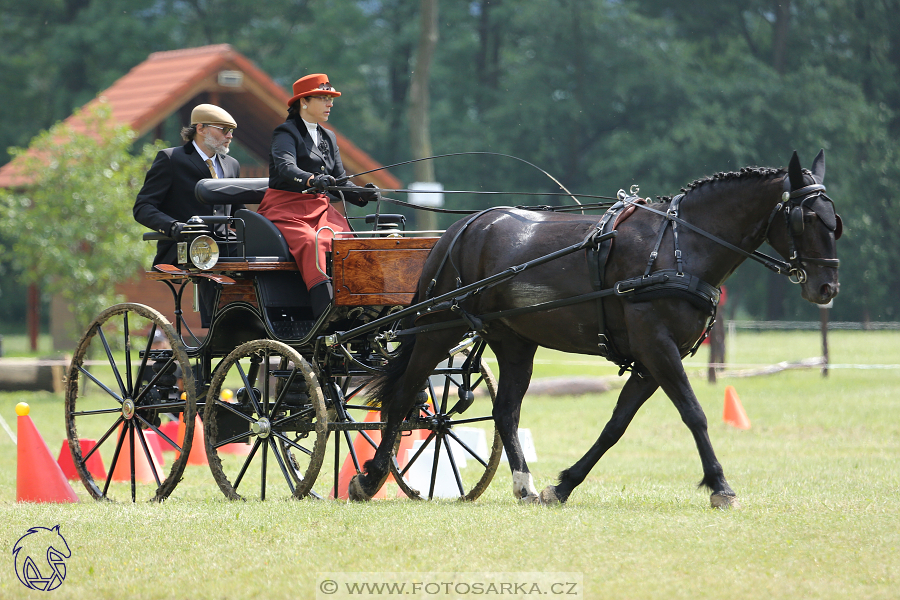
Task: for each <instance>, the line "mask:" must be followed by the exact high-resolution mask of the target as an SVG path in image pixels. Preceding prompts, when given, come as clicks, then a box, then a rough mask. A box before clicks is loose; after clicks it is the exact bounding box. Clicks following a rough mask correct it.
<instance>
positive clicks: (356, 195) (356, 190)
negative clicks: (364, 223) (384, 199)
mask: <svg viewBox="0 0 900 600" xmlns="http://www.w3.org/2000/svg"><path fill="white" fill-rule="evenodd" d="M369 190H375V191H369ZM377 190H378V188H376V187H375V184H374V183H367V184H366V186H365V187H364V188H361V187H358V186H353V187H349V188H347V189H346V190H342V191H343V194H342V195H343V196H344V199H345V200H346V201H347V202H349V203H350V204H354V205H356V206H365V205H366V204H368V203H369V202H375V201H376V200H378V199H380V198H381V192H379V191H377Z"/></svg>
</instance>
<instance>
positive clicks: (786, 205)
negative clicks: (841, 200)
mask: <svg viewBox="0 0 900 600" xmlns="http://www.w3.org/2000/svg"><path fill="white" fill-rule="evenodd" d="M824 175H825V158H824V151H823V152H820V153H819V155H818V156H817V157H816V159H815V161H814V162H813V167H812V170H811V171H806V170H803V169H801V167H800V161H799V160H798V159H797V154H796V153H794V156H793V158H792V160H791V163H790V166H789V167H788V169H787V171H785V170H783V169H769V168H759V167H748V168H745V169H742V170H741V171H740V172H734V173H719V174H717V175H715V176H713V177H709V178H706V179H703V180H699V181H695V182H694V183H692V184H691V185H689V186H688V189H686V190H683V192H684V194H682V195H679V196H676V197H675V198H673V199H664V200H663V202H656V203H651V204H646V205H643V206H635V209H634V210H633V212H632V214H630V216H629V217H628V218H627V219H624V220H621V218H620V222H619V224H618V225H617V232H618V233H617V237H616V238H615V241H614V245H613V247H612V248H611V249H610V250H609V254H608V260H607V261H606V263H605V271H604V272H602V273H601V274H600V275H599V276H598V275H597V274H593V275H592V273H591V263H594V270H595V271H596V261H594V260H593V259H590V260H586V257H588V258H590V257H591V256H593V254H591V253H586V252H573V253H571V254H568V255H566V256H564V257H561V258H558V259H555V260H552V261H549V262H547V263H544V264H542V265H540V266H537V267H535V268H533V269H528V270H524V271H522V272H521V273H519V274H517V275H516V276H515V277H513V278H511V279H510V280H508V281H505V282H503V283H501V284H499V285H496V286H493V287H489V288H488V289H485V290H484V291H482V292H481V293H479V294H474V295H471V296H470V297H467V298H466V299H465V300H464V301H463V302H461V303H460V305H459V306H458V307H456V310H455V312H454V311H435V312H429V313H422V314H419V315H418V317H417V318H416V319H415V325H416V326H421V325H423V324H429V323H436V322H442V321H451V320H456V321H457V322H459V325H456V326H453V327H450V328H444V329H433V330H431V331H420V332H418V333H416V334H415V335H414V337H413V336H412V335H410V336H409V337H408V338H407V339H405V340H403V341H402V343H401V346H400V351H399V354H398V355H397V357H396V358H394V359H393V360H391V361H390V362H389V364H388V366H387V372H386V374H384V375H383V376H381V377H380V378H379V379H378V380H376V381H375V383H374V385H373V389H374V392H373V400H374V402H376V403H380V405H381V411H382V418H383V420H385V421H386V425H385V430H384V434H383V437H382V442H381V445H380V446H379V448H378V450H377V452H376V453H375V456H374V458H373V459H372V460H370V461H369V462H367V463H366V465H365V469H364V474H361V475H358V476H357V477H355V478H354V480H353V481H352V482H351V485H350V493H351V498H353V499H355V500H366V499H368V498H371V496H372V495H374V493H375V492H376V491H377V490H378V489H379V488H380V486H381V485H382V484H383V483H384V481H385V479H386V478H387V476H388V473H389V466H390V463H389V461H390V460H391V449H392V447H393V445H394V444H393V442H394V440H395V439H396V436H397V433H398V431H399V429H398V426H399V424H400V423H401V421H402V420H403V419H404V417H406V416H407V415H408V414H409V413H410V411H411V410H412V409H413V407H414V405H415V401H416V400H415V399H416V396H417V393H418V392H419V391H420V390H422V389H423V387H424V385H425V384H426V380H427V378H428V375H429V374H430V373H431V372H432V371H433V370H434V368H435V366H436V365H437V364H438V363H439V362H440V361H441V360H442V359H444V358H445V357H446V356H447V352H448V350H449V349H450V348H452V347H453V346H454V345H456V344H457V343H458V342H459V340H460V339H461V337H463V336H464V335H465V334H466V333H468V332H469V331H471V330H472V329H473V328H476V327H477V328H479V335H480V336H481V337H482V338H483V339H484V340H486V342H487V344H488V346H489V347H490V348H491V350H493V352H494V354H495V355H496V357H497V361H498V363H499V371H500V373H499V387H498V390H497V396H496V399H495V402H494V409H493V417H494V422H495V424H496V427H497V429H498V431H499V433H500V437H501V439H502V441H503V445H504V447H505V449H506V453H507V456H508V457H509V465H510V469H511V470H512V473H513V493H514V494H515V496H516V497H517V498H519V499H520V500H522V501H524V502H541V503H556V502H565V501H566V500H567V499H568V498H569V495H570V494H571V493H572V491H573V490H574V489H575V487H576V486H578V485H579V484H580V483H581V482H582V481H584V479H585V477H587V475H588V473H589V472H590V470H591V469H592V468H593V466H594V465H595V464H596V463H597V461H598V460H599V459H600V458H601V457H602V456H603V454H604V453H605V452H606V451H607V450H608V449H609V448H610V447H612V446H613V445H614V444H615V443H616V442H617V441H618V440H619V438H620V437H621V436H622V434H623V433H624V432H625V429H626V428H627V427H628V425H629V423H630V422H631V420H632V419H633V418H634V415H635V414H636V413H637V411H638V409H639V408H640V407H641V406H642V405H643V403H644V402H645V401H646V400H647V399H648V398H650V396H651V395H652V394H653V392H655V391H656V389H657V388H659V387H662V389H663V390H664V391H665V393H666V395H668V396H669V398H670V399H671V400H672V402H673V403H674V404H675V406H676V408H677V409H678V412H679V413H680V415H681V419H682V421H684V423H685V425H687V427H688V428H689V429H690V430H691V433H692V434H693V436H694V441H695V442H696V444H697V449H698V450H699V452H700V460H701V463H702V466H703V479H702V480H701V482H700V485H703V486H706V487H707V488H709V489H710V490H711V491H712V494H711V496H710V501H711V504H712V506H714V507H727V506H731V505H734V504H736V502H735V493H734V492H733V491H732V489H731V487H730V486H729V485H728V482H727V481H726V480H725V474H724V472H723V470H722V466H721V465H720V464H719V462H718V460H717V459H716V455H715V453H714V451H713V447H712V444H711V443H710V440H709V436H708V434H707V421H706V416H705V415H704V413H703V409H702V408H701V407H700V404H699V402H698V401H697V398H696V396H695V395H694V392H693V390H692V389H691V385H690V382H689V381H688V377H687V375H686V374H685V372H684V367H683V365H682V362H681V360H682V358H684V357H685V356H686V355H687V354H688V353H689V352H690V351H691V350H692V349H694V348H695V346H696V344H698V340H699V339H701V337H702V336H703V335H704V334H705V333H706V332H707V331H708V326H709V325H710V324H711V321H712V319H713V318H714V314H715V304H716V302H717V301H718V288H719V286H721V285H722V283H723V282H724V281H725V280H726V279H727V278H728V277H729V276H730V275H731V274H732V273H733V272H734V270H735V269H736V268H737V267H738V265H740V264H741V263H742V262H743V261H744V260H745V259H746V258H747V257H751V256H752V257H753V258H755V259H757V260H760V261H761V262H763V263H764V264H767V266H769V267H770V268H773V270H777V271H778V272H781V273H783V274H785V275H790V276H791V280H792V281H794V282H795V283H799V284H800V286H801V290H802V295H803V297H804V298H805V299H806V300H809V301H810V302H814V303H817V304H824V303H827V302H828V301H830V300H831V299H832V298H833V297H834V296H835V295H836V294H837V293H838V288H839V284H838V274H837V266H838V261H837V259H836V258H835V256H836V252H835V240H836V239H837V238H838V237H840V234H841V221H840V217H839V216H837V215H836V214H835V212H834V205H833V203H832V202H831V200H830V199H829V198H828V197H827V196H825V194H824V190H825V188H824V186H823V185H822V180H823V178H824ZM620 198H624V202H622V203H620V205H622V206H620V208H628V207H629V206H631V205H634V204H636V202H635V201H636V200H637V198H635V197H628V196H627V194H626V195H624V197H623V195H622V193H620ZM596 226H597V219H596V218H591V217H589V216H583V215H567V214H559V213H555V212H542V211H529V210H518V209H499V210H493V211H488V212H486V213H483V214H480V215H479V216H477V217H476V218H474V219H472V218H469V219H464V220H462V221H460V222H458V223H456V224H454V225H453V226H452V227H451V228H450V229H448V230H447V232H446V233H445V234H444V235H443V237H442V238H441V239H440V240H439V241H438V243H437V245H436V246H435V247H434V250H433V251H432V252H431V254H430V255H429V258H428V260H427V262H426V264H425V267H424V270H423V273H422V277H421V279H420V281H419V291H418V298H419V300H422V299H423V298H426V297H434V296H437V295H440V294H443V293H446V292H449V291H452V290H454V289H456V288H458V287H459V286H460V285H465V284H469V283H473V282H476V281H480V280H483V279H484V278H487V277H489V276H491V275H494V274H497V273H500V272H502V271H503V270H505V269H507V268H508V267H510V266H512V265H519V264H522V263H525V262H526V261H529V260H533V259H536V258H538V257H541V256H545V255H548V254H550V253H551V252H554V251H556V250H559V249H560V248H562V247H565V246H567V245H570V244H573V243H575V242H578V240H581V239H583V238H586V237H589V236H590V233H591V231H592V230H594V229H595V228H596ZM460 232H461V233H460ZM764 241H768V242H769V243H770V244H771V245H772V247H773V248H775V250H776V251H777V252H778V253H779V254H780V255H781V256H783V257H785V258H786V259H788V260H789V261H790V262H789V263H786V262H782V261H778V260H777V259H771V258H769V257H765V255H763V254H761V253H759V252H756V248H758V247H759V246H760V245H761V244H762V243H763V242H764ZM448 251H449V256H447V254H448ZM657 251H658V253H657ZM651 256H652V257H653V258H652V259H648V257H651ZM760 257H765V258H762V259H761V258H760ZM767 259H768V260H767ZM598 278H602V281H603V287H604V288H615V289H617V290H618V291H619V292H621V293H613V294H610V295H606V296H605V297H603V298H602V299H601V300H599V301H598V300H590V301H583V302H580V303H577V304H572V305H568V306H559V307H555V308H551V309H550V310H544V311H541V312H532V313H530V314H521V313H520V312H519V313H514V314H513V315H511V316H508V317H503V316H501V317H498V318H494V319H492V320H490V321H487V320H486V321H485V322H484V323H480V322H479V320H478V317H477V316H478V315H486V314H490V313H496V312H498V311H508V310H509V309H516V308H520V307H525V306H531V305H535V304H539V303H544V302H549V301H555V300H560V299H563V298H570V297H574V296H579V295H582V294H586V293H590V292H591V290H592V289H596V287H597V286H596V283H597V279H598ZM592 279H593V280H594V284H595V285H594V287H593V288H592ZM432 280H435V281H432ZM669 280H671V281H670V283H669V284H668V285H658V284H659V282H660V281H669ZM689 282H693V283H689ZM704 282H705V283H704ZM652 283H656V284H657V285H649V284H652ZM679 285H680V287H679ZM642 286H643V287H642ZM689 288H692V289H689ZM633 290H634V291H638V292H640V291H642V290H644V291H646V292H647V293H644V294H640V293H635V294H630V293H629V291H633ZM598 302H602V306H601V307H599V308H600V310H598V307H597V304H598ZM460 309H462V310H460ZM460 313H463V314H466V315H469V318H468V319H467V320H463V321H460V320H459V314H460ZM601 322H602V323H605V327H601ZM473 323H475V324H474V325H473ZM538 346H544V347H547V348H554V349H557V350H562V351H565V352H575V353H580V354H594V355H596V354H601V355H604V356H607V357H609V358H614V359H615V360H616V361H617V362H619V363H620V364H621V365H623V366H624V367H631V369H632V373H631V375H630V377H629V378H628V380H627V382H626V383H625V386H624V387H623V389H622V391H621V393H620V395H619V399H618V402H617V404H616V407H615V409H614V410H613V414H612V418H611V419H610V420H609V422H608V423H607V425H606V426H605V427H604V429H603V431H602V433H601V434H600V437H599V438H598V439H597V441H596V442H595V443H594V445H593V446H592V447H591V449H590V450H589V451H588V452H587V454H585V455H584V456H583V457H582V458H581V459H580V460H579V461H578V462H576V463H575V464H574V465H573V466H571V467H570V468H568V469H566V470H565V471H563V472H562V473H560V475H559V483H558V484H557V485H555V486H548V487H547V488H546V489H544V490H543V491H542V492H540V493H538V491H537V489H536V488H535V486H534V482H533V480H532V477H531V474H530V473H529V470H528V466H527V465H526V464H525V460H524V458H523V454H522V449H521V447H520V444H519V439H518V436H517V433H516V432H517V429H518V424H519V411H520V408H521V404H522V398H523V396H524V395H525V391H526V390H527V389H528V384H529V382H530V380H531V374H532V368H533V359H534V354H535V351H536V350H537V348H538Z"/></svg>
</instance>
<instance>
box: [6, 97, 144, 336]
mask: <svg viewBox="0 0 900 600" xmlns="http://www.w3.org/2000/svg"><path fill="white" fill-rule="evenodd" d="M76 116H77V120H79V121H80V122H81V123H82V124H83V126H84V127H83V128H82V127H79V128H78V129H77V130H76V129H75V128H74V127H72V126H71V125H69V124H66V123H59V124H57V125H54V126H53V127H51V128H50V129H49V130H47V131H43V132H41V133H40V134H39V135H38V136H36V137H35V138H34V140H32V142H31V144H30V146H29V147H28V149H27V150H26V149H22V148H16V149H14V154H15V155H17V156H19V160H20V161H21V162H20V163H19V164H20V165H21V168H22V169H23V171H24V172H26V173H30V174H33V175H34V180H33V181H32V183H31V184H29V185H28V187H27V188H26V189H24V190H22V191H16V192H12V191H8V190H3V191H0V206H2V207H3V210H4V212H5V214H6V218H4V219H3V220H2V221H0V230H2V233H3V235H4V236H5V237H6V238H7V239H8V240H11V245H12V251H13V256H14V260H15V261H16V263H17V266H19V267H21V270H22V272H23V277H24V278H25V280H26V282H28V283H38V284H39V285H40V286H41V287H42V288H43V289H44V290H45V291H47V292H49V293H51V294H60V295H62V297H63V298H65V299H66V300H67V301H69V302H70V304H71V306H72V309H73V311H74V314H75V318H76V323H75V327H76V331H78V332H81V331H84V329H85V328H86V327H87V325H88V323H90V321H91V320H92V319H93V318H94V317H95V316H96V315H97V313H99V312H100V311H101V310H102V309H104V308H106V307H107V306H109V305H111V304H114V303H115V302H117V301H121V300H120V299H119V298H117V297H116V294H115V285H116V284H117V283H120V282H124V281H126V280H128V279H131V278H133V277H134V275H135V273H137V272H138V270H139V269H140V268H141V267H142V266H144V265H146V264H149V262H150V260H151V251H152V249H151V248H150V247H149V246H150V245H149V244H137V243H135V242H134V240H136V239H140V236H141V234H142V233H143V232H144V228H143V227H142V226H140V225H139V224H137V223H136V222H135V220H134V217H133V216H132V206H133V204H134V198H135V196H136V195H137V192H138V189H139V188H140V186H141V184H142V182H143V178H144V174H145V173H146V171H147V169H148V168H149V166H150V163H151V162H152V160H153V156H154V155H155V154H156V151H157V150H158V148H156V147H154V146H150V145H147V146H145V147H144V148H143V150H142V151H141V152H140V153H139V154H137V155H132V154H130V153H129V149H130V148H131V146H132V144H133V143H134V139H135V134H134V132H133V131H132V130H131V129H129V128H128V127H125V126H121V125H116V124H115V123H114V121H113V120H112V117H111V111H110V109H109V107H108V106H105V105H103V104H102V103H96V104H94V105H92V107H89V108H86V109H85V110H83V111H81V112H79V113H77V115H76Z"/></svg>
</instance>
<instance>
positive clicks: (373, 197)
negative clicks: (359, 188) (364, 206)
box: [359, 183, 381, 202]
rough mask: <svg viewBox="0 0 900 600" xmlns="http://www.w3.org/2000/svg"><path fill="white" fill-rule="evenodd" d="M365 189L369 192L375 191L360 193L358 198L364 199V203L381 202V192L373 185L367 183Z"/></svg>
mask: <svg viewBox="0 0 900 600" xmlns="http://www.w3.org/2000/svg"><path fill="white" fill-rule="evenodd" d="M365 187H367V188H369V189H370V190H375V191H373V192H360V193H359V197H360V198H362V199H364V200H365V201H366V202H377V201H378V200H381V191H380V190H379V189H378V187H377V186H376V185H375V184H374V183H367V184H366V185H365Z"/></svg>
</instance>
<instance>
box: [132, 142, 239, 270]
mask: <svg viewBox="0 0 900 600" xmlns="http://www.w3.org/2000/svg"><path fill="white" fill-rule="evenodd" d="M218 160H219V164H220V165H222V171H223V173H224V175H225V177H240V175H241V166H240V164H239V163H238V161H237V160H236V159H234V158H232V157H230V156H224V155H221V154H220V155H219V156H218ZM209 177H210V173H209V167H208V166H207V165H206V163H205V162H203V159H202V158H201V157H200V155H199V154H198V153H197V149H196V148H194V144H193V142H188V143H187V144H185V145H184V146H177V147H175V148H166V149H165V150H161V151H160V152H159V154H157V155H156V159H155V160H154V161H153V165H152V166H151V167H150V170H149V171H147V176H146V177H145V178H144V186H143V187H142V188H141V191H140V192H139V193H138V195H137V199H136V200H135V202H134V219H135V220H136V221H137V222H138V223H140V224H141V225H144V226H146V227H149V228H150V229H153V230H154V231H158V232H159V233H162V234H165V235H169V233H170V232H171V230H172V225H173V223H175V222H180V223H185V222H187V220H188V219H190V218H191V217H193V216H194V215H211V214H213V208H214V207H212V206H207V205H205V204H201V203H200V202H198V201H197V199H196V198H195V197H194V186H195V185H197V182H198V181H200V180H201V179H208V178H209ZM241 208H244V205H243V204H232V205H230V206H229V207H228V210H227V214H228V215H233V214H234V211H236V210H238V209H241ZM222 214H226V213H225V212H222ZM175 253H176V248H175V242H172V241H159V242H157V244H156V257H155V258H154V259H153V264H154V265H156V264H161V263H162V264H170V265H171V264H174V263H175V256H176V255H175Z"/></svg>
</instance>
